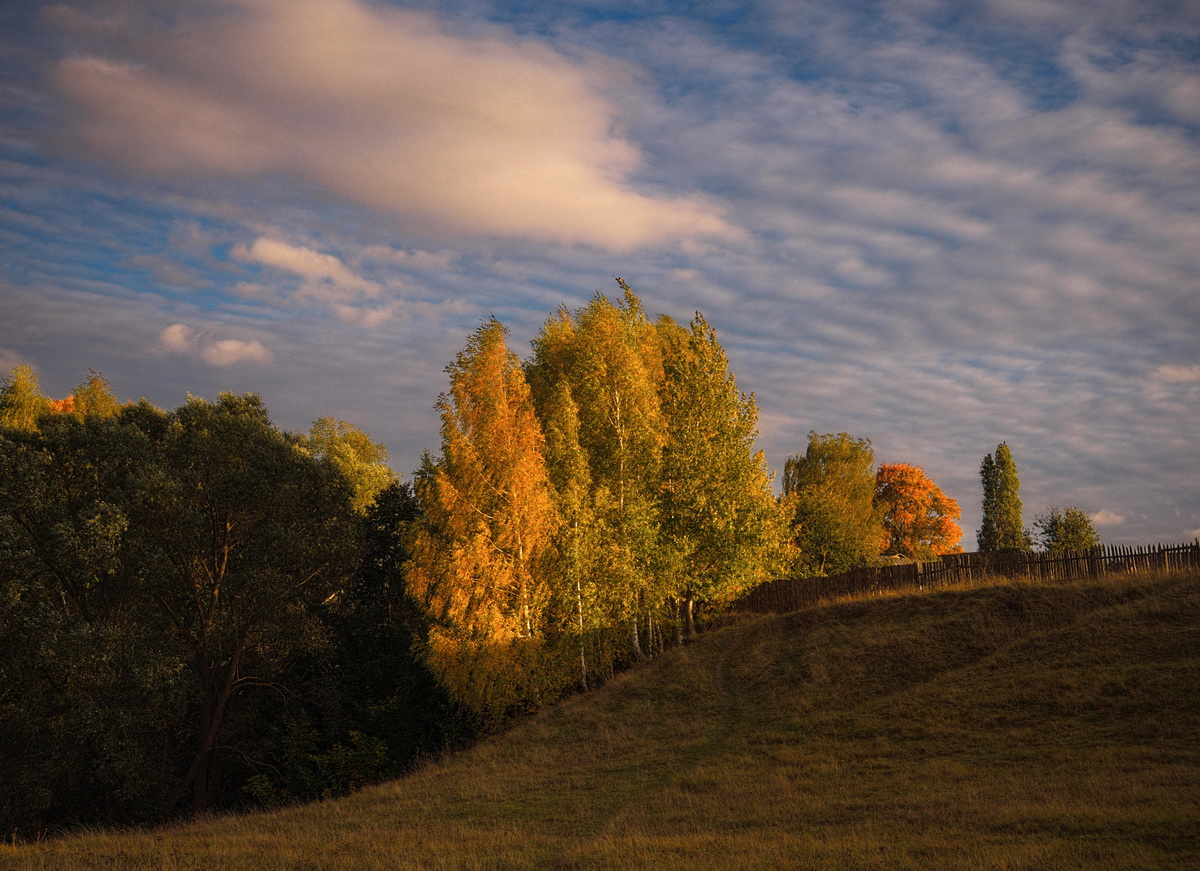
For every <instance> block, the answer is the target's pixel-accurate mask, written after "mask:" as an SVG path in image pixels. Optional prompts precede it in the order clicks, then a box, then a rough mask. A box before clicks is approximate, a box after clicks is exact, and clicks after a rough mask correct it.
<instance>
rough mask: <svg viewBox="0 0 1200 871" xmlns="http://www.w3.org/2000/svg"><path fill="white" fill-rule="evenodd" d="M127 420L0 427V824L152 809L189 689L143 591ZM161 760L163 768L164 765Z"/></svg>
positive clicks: (140, 440) (126, 815)
mask: <svg viewBox="0 0 1200 871" xmlns="http://www.w3.org/2000/svg"><path fill="white" fill-rule="evenodd" d="M152 453H153V446H152V444H151V443H150V441H149V440H148V439H147V438H146V437H145V435H144V434H143V433H142V432H141V431H140V429H139V428H137V427H136V426H132V425H129V424H124V423H121V422H119V421H115V420H112V419H102V418H97V417H90V418H86V419H83V418H76V417H74V416H70V415H51V416H49V417H43V418H42V421H41V428H40V429H39V430H35V431H28V430H24V429H15V430H13V429H10V430H0V734H2V735H3V736H4V740H3V741H0V771H3V772H4V778H3V779H4V788H3V789H2V790H0V830H3V831H5V832H9V833H11V832H14V831H18V832H20V833H21V834H23V835H26V836H36V835H37V834H38V832H40V831H42V830H44V829H45V828H46V827H47V826H51V825H61V824H71V823H77V822H95V821H107V822H119V821H126V820H129V819H142V820H144V819H147V818H150V817H153V816H155V815H156V814H157V812H158V811H159V809H160V806H161V801H162V798H163V796H164V795H165V794H166V792H167V791H169V789H170V787H171V783H172V777H173V771H172V770H171V764H172V763H173V761H174V758H175V747H174V744H173V741H172V737H171V736H172V735H173V734H174V732H175V730H177V729H178V728H179V724H180V723H181V721H182V719H183V717H184V711H185V707H186V703H187V699H188V697H189V695H190V692H191V685H190V682H189V679H188V675H187V674H186V672H185V671H184V669H183V668H182V664H181V663H180V661H179V659H178V657H177V656H175V655H174V652H173V651H172V650H170V649H168V647H167V646H165V645H164V644H163V643H162V637H163V635H164V633H165V631H166V626H165V625H164V621H163V619H162V615H161V613H160V612H159V610H158V609H157V608H156V607H155V603H154V602H153V601H151V600H150V599H149V598H148V597H147V596H146V595H145V594H144V592H145V588H144V586H143V573H142V571H141V569H140V566H141V561H140V551H141V547H140V546H139V544H138V543H137V540H136V539H137V536H136V532H135V530H134V529H133V525H134V523H133V520H132V518H133V515H134V514H135V512H136V511H137V506H138V504H139V502H140V500H141V498H142V480H143V478H142V476H143V474H144V472H145V469H146V464H147V462H153V460H152V459H151V456H152ZM164 761H165V762H166V764H165V765H164Z"/></svg>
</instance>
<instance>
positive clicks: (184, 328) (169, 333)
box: [158, 324, 196, 354]
mask: <svg viewBox="0 0 1200 871" xmlns="http://www.w3.org/2000/svg"><path fill="white" fill-rule="evenodd" d="M158 341H159V345H160V346H161V347H162V349H163V350H165V351H171V352H173V353H176V354H183V353H186V352H188V351H190V350H192V348H193V346H194V345H195V341H196V331H195V330H193V329H192V328H191V327H189V326H188V325H187V324H171V326H169V327H167V328H166V329H164V330H163V331H162V332H161V333H159V336H158Z"/></svg>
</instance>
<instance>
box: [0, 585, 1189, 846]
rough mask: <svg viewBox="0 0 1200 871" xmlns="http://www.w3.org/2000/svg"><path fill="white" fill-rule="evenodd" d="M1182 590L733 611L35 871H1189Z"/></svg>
mask: <svg viewBox="0 0 1200 871" xmlns="http://www.w3.org/2000/svg"><path fill="white" fill-rule="evenodd" d="M1197 736H1200V578H1198V577H1196V576H1195V575H1192V576H1184V575H1174V576H1168V577H1162V578H1156V579H1145V578H1139V579H1125V580H1108V581H1104V582H1081V583H1076V584H1069V585H1057V586H1030V585H1025V584H1009V585H997V586H995V587H990V588H985V589H976V590H961V591H948V592H939V593H931V594H924V595H910V596H894V597H888V598H884V599H874V600H871V601H862V602H843V603H835V604H830V605H824V606H821V607H817V608H812V609H809V610H806V611H802V612H798V613H796V614H791V615H784V616H779V617H753V618H749V617H747V618H744V619H741V620H739V621H737V622H735V623H734V624H733V625H730V626H728V627H726V628H724V629H721V630H719V631H717V632H713V633H711V634H710V635H708V636H707V637H705V638H704V639H702V640H701V641H700V642H699V643H697V644H696V645H694V646H692V647H691V648H689V649H687V650H684V651H675V652H672V653H669V654H668V655H666V656H664V657H662V658H661V659H660V660H658V661H656V662H654V663H652V664H651V665H649V666H648V667H646V668H644V669H641V670H639V671H637V672H634V673H630V674H626V675H624V676H621V677H619V678H617V679H616V680H614V681H612V682H611V683H610V684H609V685H608V686H606V687H604V688H602V689H601V690H599V691H597V692H594V693H592V694H589V695H586V696H580V697H576V698H573V699H570V700H568V701H567V702H565V703H563V704H562V705H560V706H559V707H558V708H556V709H554V710H551V711H547V712H545V713H543V714H542V715H540V716H538V717H535V718H533V719H531V720H529V721H526V722H524V723H522V724H520V725H518V726H517V727H515V728H514V729H513V730H511V731H510V732H509V733H507V734H505V735H502V736H498V737H496V738H494V739H492V740H489V741H487V742H484V743H483V744H481V745H479V746H477V747H475V748H473V749H471V750H469V751H467V752H464V753H461V754H459V755H456V756H454V757H451V758H448V759H445V760H443V761H440V762H438V763H434V764H431V765H430V766H428V767H427V768H425V769H423V770H421V771H419V772H417V773H416V774H414V775H412V776H410V777H408V778H406V779H404V780H401V781H396V782H393V783H389V784H386V785H382V786H378V787H374V788H370V789H367V790H364V791H363V792H360V793H358V794H356V795H354V796H351V797H349V798H347V799H343V800H340V801H336V802H326V803H322V804H316V805H309V806H305V807H299V808H291V809H287V810H284V811H279V812H273V813H262V814H254V815H250V816H243V817H229V818H218V819H210V820H203V821H198V822H194V823H192V824H189V825H185V826H180V827H176V828H170V829H165V830H161V831H154V832H133V833H123V834H114V833H104V832H96V833H90V834H84V835H79V836H75V837H71V838H67V839H63V840H57V841H48V842H45V843H42V844H37V845H27V846H24V847H19V848H13V847H5V848H2V849H0V866H3V867H13V868H19V869H26V868H47V869H50V868H54V869H58V868H163V869H191V868H196V869H199V868H246V869H268V868H270V869H281V868H289V869H290V868H299V869H304V868H312V869H358V868H368V869H370V868H380V869H383V868H387V869H405V868H414V869H415V868H422V869H427V868H428V869H476V868H480V869H482V868H505V869H509V868H515V869H520V868H548V869H573V868H581V869H582V868H618V869H626V868H627V869H635V868H637V869H641V868H663V869H672V868H763V869H766V868H813V869H824V868H828V869H834V868H837V869H841V868H887V869H894V868H900V869H902V868H913V869H916V868H922V869H925V868H978V869H1016V868H1030V869H1032V868H1038V869H1042V868H1081V869H1082V868H1088V869H1093V868H1098V869H1130V868H1195V867H1200V742H1198V740H1197Z"/></svg>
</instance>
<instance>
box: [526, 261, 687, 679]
mask: <svg viewBox="0 0 1200 871" xmlns="http://www.w3.org/2000/svg"><path fill="white" fill-rule="evenodd" d="M618 283H619V284H620V286H621V289H622V292H623V297H622V299H621V300H620V302H618V303H613V302H612V301H610V300H609V299H608V298H607V297H605V296H603V295H601V294H597V295H596V296H595V297H594V298H593V299H592V301H591V302H590V303H589V304H588V305H587V306H586V307H585V308H583V309H581V310H579V311H578V312H575V313H568V312H567V311H566V310H565V309H560V310H559V311H558V312H557V313H556V314H555V316H553V317H552V318H551V319H550V320H549V321H547V323H546V325H545V327H544V328H543V330H542V334H541V335H540V336H538V337H537V339H535V341H534V356H533V359H532V361H531V362H530V364H529V366H528V371H529V380H530V384H531V387H532V389H533V392H534V397H535V402H536V403H537V405H538V407H539V409H541V412H540V416H541V418H542V419H543V420H544V419H546V411H545V409H546V408H547V405H548V403H550V402H551V398H552V397H553V396H555V395H556V391H558V389H559V387H558V385H559V384H565V385H566V386H567V388H568V389H569V393H570V398H571V402H573V403H574V405H575V415H576V418H577V423H575V424H574V425H573V426H574V427H575V431H576V433H577V437H578V443H579V451H580V453H579V454H578V455H573V457H576V458H577V456H582V457H583V458H586V463H587V472H588V474H587V479H588V480H587V486H588V493H587V496H586V499H587V504H588V511H589V516H590V520H591V523H592V524H593V525H592V527H591V528H592V530H593V532H594V533H595V536H596V537H595V549H594V550H593V551H592V552H591V553H589V554H588V557H587V559H588V562H589V567H588V570H589V571H590V572H592V573H593V575H592V577H593V578H594V583H593V585H592V586H593V588H594V590H595V591H596V607H597V608H598V610H600V611H601V612H602V613H603V614H604V615H605V620H607V621H609V622H610V623H618V622H620V623H624V624H625V625H626V626H627V627H628V631H629V638H630V647H631V650H632V654H633V656H634V657H635V658H638V659H640V658H642V657H643V656H644V651H643V644H642V638H641V633H640V630H639V622H640V621H642V620H643V619H645V620H646V622H647V628H648V629H649V627H650V626H652V625H653V620H654V613H655V611H656V610H657V609H658V607H659V606H660V605H661V604H662V602H663V601H664V600H665V597H666V595H667V594H668V586H669V585H668V583H667V582H666V580H665V579H664V578H663V574H662V572H660V571H658V570H657V569H656V564H657V561H658V560H659V559H660V557H661V551H660V542H659V539H658V535H659V524H658V520H659V519H658V506H657V489H658V482H659V476H660V472H661V462H662V448H663V444H664V441H665V438H666V426H665V422H664V419H663V416H662V410H661V403H660V399H659V386H660V385H661V383H662V378H663V375H662V356H661V350H660V346H659V342H658V335H657V332H656V330H655V328H654V326H653V324H651V323H650V322H649V321H648V320H647V319H646V316H645V312H644V310H643V308H642V305H641V302H640V300H638V298H637V297H636V296H635V295H634V294H633V292H632V291H631V290H630V289H629V287H628V285H626V284H625V283H624V282H623V281H620V279H618ZM561 456H565V455H560V456H559V458H561ZM570 461H571V462H574V461H575V459H571V460H570ZM555 462H558V459H556V460H555ZM552 476H556V477H557V478H559V479H561V478H564V477H566V475H565V473H563V472H561V471H553V472H552ZM581 528H582V527H578V526H577V527H575V529H576V530H579V529H581ZM648 636H649V632H647V637H648Z"/></svg>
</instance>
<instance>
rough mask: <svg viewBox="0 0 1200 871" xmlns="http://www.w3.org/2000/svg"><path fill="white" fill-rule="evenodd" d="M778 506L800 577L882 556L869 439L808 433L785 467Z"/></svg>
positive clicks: (882, 539) (879, 512)
mask: <svg viewBox="0 0 1200 871" xmlns="http://www.w3.org/2000/svg"><path fill="white" fill-rule="evenodd" d="M781 505H782V509H783V510H784V512H785V516H786V517H787V519H788V521H789V522H790V524H791V528H792V540H793V542H794V544H795V546H796V548H797V550H798V557H797V559H798V565H797V569H798V570H799V571H800V572H803V573H811V574H836V573H837V572H841V571H845V570H847V569H850V568H854V567H855V566H860V565H866V564H869V563H871V562H873V561H874V560H876V559H878V557H879V555H880V553H881V552H882V549H883V546H884V544H885V541H886V538H885V533H884V529H883V512H882V508H881V507H880V506H879V505H877V504H876V502H875V452H874V450H873V449H872V448H871V441H870V439H859V438H854V437H852V436H850V435H848V434H846V433H844V432H843V433H838V434H837V435H832V434H827V435H818V434H817V433H815V432H810V433H809V434H808V449H807V451H806V452H805V453H804V454H803V455H796V456H793V457H789V458H788V460H787V462H786V463H785V465H784V471H783V499H782V502H781Z"/></svg>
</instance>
